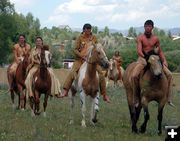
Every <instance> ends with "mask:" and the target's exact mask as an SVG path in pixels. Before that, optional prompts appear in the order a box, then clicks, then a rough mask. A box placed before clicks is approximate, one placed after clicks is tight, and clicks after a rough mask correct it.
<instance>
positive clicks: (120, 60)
mask: <svg viewBox="0 0 180 141" xmlns="http://www.w3.org/2000/svg"><path fill="white" fill-rule="evenodd" d="M112 59H113V60H115V61H116V62H117V69H118V72H119V80H122V75H121V66H122V58H121V56H120V54H119V51H115V53H114V56H113V57H112Z"/></svg>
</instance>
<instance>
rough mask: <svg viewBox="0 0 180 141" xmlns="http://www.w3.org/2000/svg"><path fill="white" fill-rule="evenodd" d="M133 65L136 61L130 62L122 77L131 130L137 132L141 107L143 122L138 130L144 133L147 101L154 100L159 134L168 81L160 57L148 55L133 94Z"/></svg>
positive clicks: (147, 114)
mask: <svg viewBox="0 0 180 141" xmlns="http://www.w3.org/2000/svg"><path fill="white" fill-rule="evenodd" d="M135 65H136V63H132V64H130V65H129V66H128V67H127V69H126V71H125V74H124V77H123V81H124V86H125V89H126V95H127V101H128V106H129V111H130V117H131V121H132V132H135V133H137V132H138V129H137V126H136V123H137V121H138V119H139V115H140V112H141V108H142V107H143V109H144V122H143V124H142V125H141V127H140V132H141V133H144V132H145V131H146V125H147V122H148V120H149V117H150V116H149V111H148V103H149V102H151V101H156V102H157V103H158V116H157V119H158V134H161V132H162V127H161V123H162V118H163V108H164V106H165V104H166V102H167V88H168V81H167V78H166V76H165V74H164V72H163V70H162V64H161V62H160V58H159V56H157V55H150V57H149V59H148V65H147V67H146V68H145V69H144V70H143V72H141V73H140V76H139V87H138V88H136V93H134V94H133V89H134V88H133V87H135V86H134V85H133V84H132V79H131V78H132V71H133V68H134V67H135ZM135 97H136V98H135ZM137 99H138V100H137ZM136 100H137V101H136Z"/></svg>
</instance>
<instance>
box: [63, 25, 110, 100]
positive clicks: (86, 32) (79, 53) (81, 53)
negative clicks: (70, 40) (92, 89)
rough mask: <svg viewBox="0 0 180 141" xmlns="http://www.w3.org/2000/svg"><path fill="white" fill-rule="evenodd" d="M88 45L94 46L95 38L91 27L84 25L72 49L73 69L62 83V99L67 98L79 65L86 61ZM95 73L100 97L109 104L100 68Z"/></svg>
mask: <svg viewBox="0 0 180 141" xmlns="http://www.w3.org/2000/svg"><path fill="white" fill-rule="evenodd" d="M88 43H93V44H96V43H97V38H96V36H95V35H93V34H92V32H91V25H90V24H85V25H84V26H83V32H82V33H81V35H80V36H79V37H78V38H77V40H76V44H75V48H74V54H75V56H76V58H75V62H74V64H73V67H72V69H71V71H70V73H69V74H68V76H67V78H66V80H65V82H64V85H63V89H64V92H63V95H62V97H65V96H68V92H69V89H70V88H71V85H72V83H73V81H74V79H75V77H76V76H77V74H78V71H79V69H80V67H81V65H82V64H83V62H84V61H86V54H87V48H88V45H87V44H88ZM97 71H98V74H99V76H100V91H101V95H102V96H103V100H104V101H107V102H109V101H110V100H109V97H108V96H107V95H106V82H105V77H104V75H103V72H102V68H101V67H100V66H97Z"/></svg>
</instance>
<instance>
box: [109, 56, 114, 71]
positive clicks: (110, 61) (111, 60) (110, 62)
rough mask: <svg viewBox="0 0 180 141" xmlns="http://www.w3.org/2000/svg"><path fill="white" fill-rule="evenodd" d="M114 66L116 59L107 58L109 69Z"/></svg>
mask: <svg viewBox="0 0 180 141" xmlns="http://www.w3.org/2000/svg"><path fill="white" fill-rule="evenodd" d="M115 67H116V61H115V60H113V59H110V60H109V70H110V71H112V70H113V69H114V68H115Z"/></svg>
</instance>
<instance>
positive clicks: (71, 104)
mask: <svg viewBox="0 0 180 141" xmlns="http://www.w3.org/2000/svg"><path fill="white" fill-rule="evenodd" d="M75 93H76V92H75ZM75 93H73V91H72V90H71V92H70V93H69V98H70V121H69V124H73V123H74V96H75Z"/></svg>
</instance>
